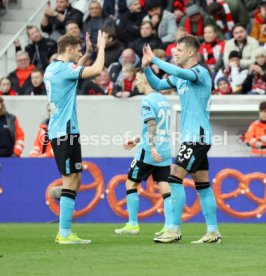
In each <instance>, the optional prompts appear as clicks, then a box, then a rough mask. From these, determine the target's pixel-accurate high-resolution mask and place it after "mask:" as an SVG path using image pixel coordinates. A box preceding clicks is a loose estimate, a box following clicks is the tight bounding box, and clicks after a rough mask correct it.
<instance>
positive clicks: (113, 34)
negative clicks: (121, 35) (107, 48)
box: [102, 27, 117, 39]
mask: <svg viewBox="0 0 266 276" xmlns="http://www.w3.org/2000/svg"><path fill="white" fill-rule="evenodd" d="M102 31H103V32H105V33H106V34H107V36H108V38H109V37H112V38H113V39H116V38H117V33H116V29H115V28H114V27H106V28H103V29H102Z"/></svg>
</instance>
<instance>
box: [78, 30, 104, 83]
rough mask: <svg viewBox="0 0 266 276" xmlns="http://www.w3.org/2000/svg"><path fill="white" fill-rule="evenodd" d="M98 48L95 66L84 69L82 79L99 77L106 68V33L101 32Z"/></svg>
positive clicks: (99, 33)
mask: <svg viewBox="0 0 266 276" xmlns="http://www.w3.org/2000/svg"><path fill="white" fill-rule="evenodd" d="M97 47H98V53H97V58H96V60H95V62H94V63H93V65H91V66H87V67H85V68H84V70H83V72H82V76H81V78H82V79H88V78H90V77H94V76H97V75H99V74H100V73H101V72H102V70H103V67H104V49H105V37H104V33H102V32H101V31H99V32H98V42H97Z"/></svg>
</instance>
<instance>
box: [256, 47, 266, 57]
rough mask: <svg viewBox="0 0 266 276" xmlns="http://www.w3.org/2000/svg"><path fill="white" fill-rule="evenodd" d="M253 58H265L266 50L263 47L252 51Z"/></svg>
mask: <svg viewBox="0 0 266 276" xmlns="http://www.w3.org/2000/svg"><path fill="white" fill-rule="evenodd" d="M254 56H255V58H257V57H259V56H265V57H266V48H265V47H259V48H257V49H256V50H255V51H254Z"/></svg>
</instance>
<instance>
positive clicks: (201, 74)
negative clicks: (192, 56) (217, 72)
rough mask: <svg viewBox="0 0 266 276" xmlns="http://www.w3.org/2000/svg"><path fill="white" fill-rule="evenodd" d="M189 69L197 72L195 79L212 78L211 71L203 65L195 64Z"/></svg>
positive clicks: (202, 80) (201, 80) (203, 80)
mask: <svg viewBox="0 0 266 276" xmlns="http://www.w3.org/2000/svg"><path fill="white" fill-rule="evenodd" d="M189 70H191V71H192V72H193V73H194V74H195V77H196V80H195V81H200V82H205V81H206V80H207V79H209V78H210V73H209V71H208V70H207V69H206V68H204V67H203V66H195V67H192V68H190V69H189Z"/></svg>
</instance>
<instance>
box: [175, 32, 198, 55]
mask: <svg viewBox="0 0 266 276" xmlns="http://www.w3.org/2000/svg"><path fill="white" fill-rule="evenodd" d="M177 43H179V44H180V43H184V44H186V46H188V47H191V48H193V49H194V50H195V51H196V52H198V50H199V48H200V43H199V40H198V39H197V38H196V37H195V36H193V35H187V36H184V37H182V38H180V39H179V40H178V41H177Z"/></svg>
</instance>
